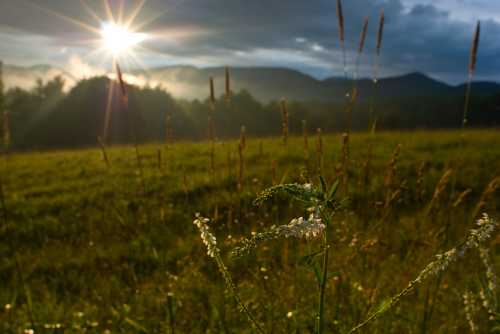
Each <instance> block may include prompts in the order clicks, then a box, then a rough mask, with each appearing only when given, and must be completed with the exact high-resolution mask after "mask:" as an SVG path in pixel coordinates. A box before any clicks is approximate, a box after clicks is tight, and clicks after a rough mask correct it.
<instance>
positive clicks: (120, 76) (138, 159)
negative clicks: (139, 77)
mask: <svg viewBox="0 0 500 334" xmlns="http://www.w3.org/2000/svg"><path fill="white" fill-rule="evenodd" d="M115 66H116V74H117V77H118V82H119V85H120V90H121V93H122V101H123V107H124V108H125V109H126V111H127V114H128V116H129V117H130V116H131V115H130V113H129V99H128V90H127V85H126V83H125V81H124V79H123V74H122V71H121V68H120V65H119V64H118V62H116V63H115ZM130 124H131V128H132V137H133V142H134V151H135V160H136V164H137V169H138V171H139V181H140V183H141V187H142V194H143V195H145V194H146V181H145V179H144V170H143V168H142V160H141V155H140V153H139V145H138V143H137V130H136V128H135V121H134V120H133V118H132V117H130Z"/></svg>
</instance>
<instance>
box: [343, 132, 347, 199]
mask: <svg viewBox="0 0 500 334" xmlns="http://www.w3.org/2000/svg"><path fill="white" fill-rule="evenodd" d="M342 187H343V189H344V195H345V196H347V195H348V194H349V134H347V133H343V134H342Z"/></svg>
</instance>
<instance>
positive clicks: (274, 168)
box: [271, 160, 278, 185]
mask: <svg viewBox="0 0 500 334" xmlns="http://www.w3.org/2000/svg"><path fill="white" fill-rule="evenodd" d="M271 175H272V177H273V185H276V184H278V161H276V160H273V161H271Z"/></svg>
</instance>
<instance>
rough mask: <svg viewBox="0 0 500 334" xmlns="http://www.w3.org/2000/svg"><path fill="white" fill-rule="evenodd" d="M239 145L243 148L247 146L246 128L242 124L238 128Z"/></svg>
mask: <svg viewBox="0 0 500 334" xmlns="http://www.w3.org/2000/svg"><path fill="white" fill-rule="evenodd" d="M240 145H241V147H242V148H243V149H244V150H245V149H246V148H247V129H246V127H245V126H244V125H242V126H241V129H240Z"/></svg>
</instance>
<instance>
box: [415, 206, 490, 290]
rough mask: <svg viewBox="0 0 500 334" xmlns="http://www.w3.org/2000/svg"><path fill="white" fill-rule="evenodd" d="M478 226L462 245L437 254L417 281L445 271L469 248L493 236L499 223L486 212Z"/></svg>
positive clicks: (471, 231)
mask: <svg viewBox="0 0 500 334" xmlns="http://www.w3.org/2000/svg"><path fill="white" fill-rule="evenodd" d="M476 226H477V227H476V228H475V229H471V230H470V231H469V235H468V236H467V239H466V240H465V242H463V243H462V244H461V245H459V246H458V247H455V248H452V249H450V250H449V251H447V252H445V253H442V254H438V255H436V259H435V260H434V261H432V262H431V263H429V264H428V265H427V266H426V267H425V268H424V270H422V272H421V273H420V275H419V276H418V277H417V279H416V281H422V280H425V279H426V278H427V277H428V276H429V275H436V274H438V273H440V272H442V271H445V270H446V269H447V268H448V267H449V265H450V264H451V263H453V262H455V261H456V260H457V259H458V258H459V257H462V256H463V255H464V254H465V253H466V252H467V251H468V250H469V249H473V248H478V247H480V246H481V245H482V244H483V243H484V242H485V241H486V240H488V239H489V238H490V237H491V234H492V233H493V232H494V231H495V229H496V228H497V227H498V223H497V222H496V221H494V220H492V219H490V218H489V216H488V215H487V214H486V213H484V214H483V217H482V218H481V219H479V220H478V221H477V223H476Z"/></svg>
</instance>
